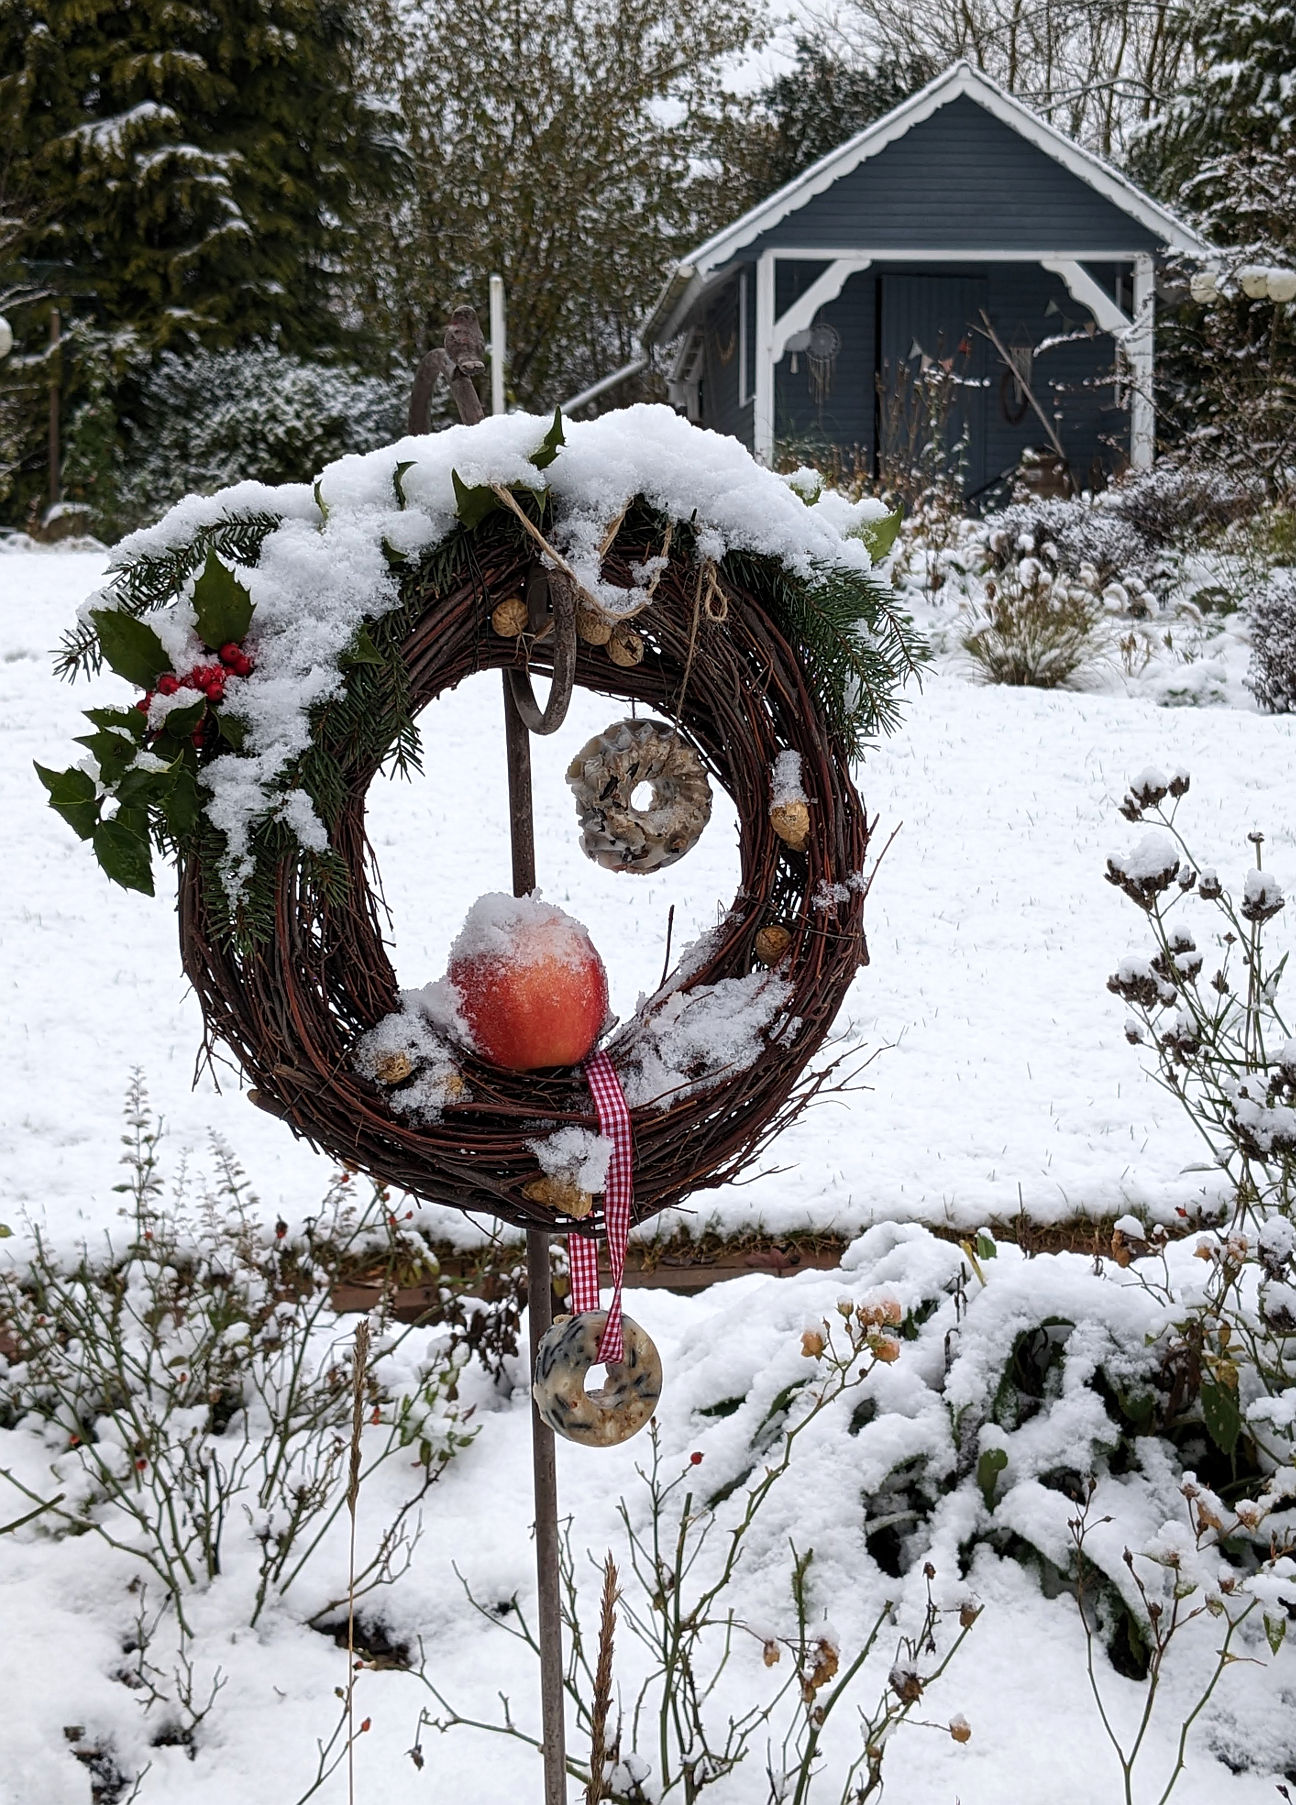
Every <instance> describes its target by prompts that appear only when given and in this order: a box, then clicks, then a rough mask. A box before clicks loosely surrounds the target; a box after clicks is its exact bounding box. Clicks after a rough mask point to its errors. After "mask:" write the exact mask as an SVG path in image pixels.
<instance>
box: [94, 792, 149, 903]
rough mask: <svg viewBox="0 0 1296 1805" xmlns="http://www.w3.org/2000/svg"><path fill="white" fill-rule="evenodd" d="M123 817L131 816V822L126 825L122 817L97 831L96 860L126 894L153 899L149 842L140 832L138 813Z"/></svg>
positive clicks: (133, 812)
mask: <svg viewBox="0 0 1296 1805" xmlns="http://www.w3.org/2000/svg"><path fill="white" fill-rule="evenodd" d="M123 813H126V814H128V816H129V819H128V820H125V821H123V819H122V816H121V815H120V814H119V815H117V816H116V817H115V818H114V819H113V820H111V821H101V822H100V823H99V825H98V827H96V828H95V830H94V849H95V857H96V858H97V859H98V861H99V863H100V865H101V866H102V867H103V870H104V873H105V875H106V876H107V877H110V878H111V879H112V881H113V882H114V883H115V884H120V885H121V887H122V889H123V890H141V891H143V893H144V895H145V896H152V894H153V860H152V857H151V855H150V852H149V843H148V838H147V836H146V835H145V834H142V833H140V832H139V831H138V816H137V813H136V811H135V810H130V811H123Z"/></svg>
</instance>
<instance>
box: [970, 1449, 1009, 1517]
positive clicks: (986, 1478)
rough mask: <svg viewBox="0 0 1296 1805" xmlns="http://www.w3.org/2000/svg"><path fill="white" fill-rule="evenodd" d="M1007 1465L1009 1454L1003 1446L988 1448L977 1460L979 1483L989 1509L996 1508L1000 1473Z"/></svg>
mask: <svg viewBox="0 0 1296 1805" xmlns="http://www.w3.org/2000/svg"><path fill="white" fill-rule="evenodd" d="M1007 1465H1008V1455H1007V1453H1006V1452H1005V1450H1004V1449H1003V1448H987V1449H986V1450H985V1452H984V1453H983V1454H982V1456H981V1458H980V1460H978V1461H977V1470H976V1479H977V1484H978V1485H979V1486H980V1488H981V1496H982V1497H983V1498H984V1499H985V1502H986V1509H987V1510H993V1509H994V1495H995V1487H996V1486H997V1485H998V1483H999V1475H1000V1473H1002V1472H1003V1470H1004V1468H1005V1467H1006V1466H1007Z"/></svg>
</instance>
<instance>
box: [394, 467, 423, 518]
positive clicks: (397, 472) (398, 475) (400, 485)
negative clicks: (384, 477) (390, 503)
mask: <svg viewBox="0 0 1296 1805" xmlns="http://www.w3.org/2000/svg"><path fill="white" fill-rule="evenodd" d="M417 462H418V459H417V458H404V459H403V460H402V461H401V462H400V463H399V464H397V466H396V468H395V469H394V470H393V471H392V488H393V489H395V491H396V505H397V507H400V508H407V507H408V506H409V500H408V498H407V497H406V494H405V472H406V471H407V470H412V469H413V468H414V466H415V464H416V463H417Z"/></svg>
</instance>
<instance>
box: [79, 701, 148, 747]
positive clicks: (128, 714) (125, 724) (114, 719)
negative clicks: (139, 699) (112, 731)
mask: <svg viewBox="0 0 1296 1805" xmlns="http://www.w3.org/2000/svg"><path fill="white" fill-rule="evenodd" d="M85 717H86V720H87V721H92V722H93V723H94V725H95V726H96V727H119V728H120V729H121V730H122V731H123V732H124V733H129V734H130V736H131V738H132V739H136V740H142V739H143V738H144V735H145V734H146V733H147V732H148V716H147V715H146V714H144V713H143V711H142V710H140V709H138V708H87V709H86V711H85Z"/></svg>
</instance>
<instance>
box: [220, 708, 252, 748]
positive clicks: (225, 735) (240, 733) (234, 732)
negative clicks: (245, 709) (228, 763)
mask: <svg viewBox="0 0 1296 1805" xmlns="http://www.w3.org/2000/svg"><path fill="white" fill-rule="evenodd" d="M216 725H217V726H218V727H219V728H220V736H221V738H222V739H223V740H224V741H225V744H226V745H227V746H229V747H230V748H231V749H232V750H233V751H235V752H241V751H242V750H243V747H244V746H245V744H246V743H247V733H248V730H247V722H246V721H240V720H239V718H238V716H237V715H227V714H219V713H218V714H217V716H216Z"/></svg>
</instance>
